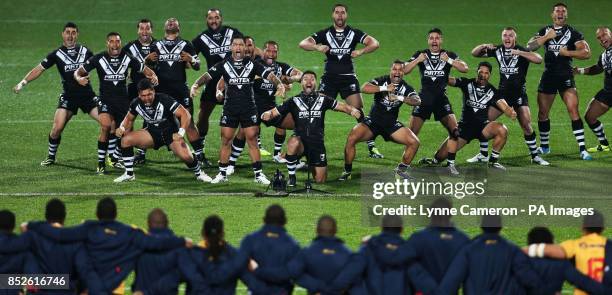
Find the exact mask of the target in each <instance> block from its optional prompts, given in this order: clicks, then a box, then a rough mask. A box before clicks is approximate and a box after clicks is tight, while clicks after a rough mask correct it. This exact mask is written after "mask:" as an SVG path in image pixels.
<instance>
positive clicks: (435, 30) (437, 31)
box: [427, 28, 442, 36]
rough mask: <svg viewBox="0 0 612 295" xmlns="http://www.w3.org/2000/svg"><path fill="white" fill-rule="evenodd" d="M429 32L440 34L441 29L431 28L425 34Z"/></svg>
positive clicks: (429, 33)
mask: <svg viewBox="0 0 612 295" xmlns="http://www.w3.org/2000/svg"><path fill="white" fill-rule="evenodd" d="M431 33H437V34H438V35H440V36H442V30H440V28H432V29H431V30H429V32H427V36H429V35H431Z"/></svg>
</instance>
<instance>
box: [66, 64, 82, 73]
mask: <svg viewBox="0 0 612 295" xmlns="http://www.w3.org/2000/svg"><path fill="white" fill-rule="evenodd" d="M81 65H82V63H79V64H70V65H64V72H73V71H76V70H78V69H79V67H80V66H81Z"/></svg>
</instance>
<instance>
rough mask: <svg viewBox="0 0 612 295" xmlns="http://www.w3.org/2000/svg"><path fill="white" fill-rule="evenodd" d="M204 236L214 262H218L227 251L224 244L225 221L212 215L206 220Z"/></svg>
mask: <svg viewBox="0 0 612 295" xmlns="http://www.w3.org/2000/svg"><path fill="white" fill-rule="evenodd" d="M202 236H203V237H204V238H205V239H206V242H207V245H206V247H207V248H208V253H210V257H211V258H212V260H213V261H214V260H217V258H219V255H221V254H222V253H223V250H225V245H224V244H225V243H223V219H221V217H219V216H217V215H211V216H208V217H206V219H204V224H203V225H202Z"/></svg>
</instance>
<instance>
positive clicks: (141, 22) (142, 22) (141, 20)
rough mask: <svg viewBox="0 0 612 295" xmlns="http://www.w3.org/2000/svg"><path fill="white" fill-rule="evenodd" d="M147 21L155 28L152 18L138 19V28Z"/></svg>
mask: <svg viewBox="0 0 612 295" xmlns="http://www.w3.org/2000/svg"><path fill="white" fill-rule="evenodd" d="M146 23H148V24H150V25H151V29H153V22H152V21H151V20H150V19H148V18H143V19H140V20H139V21H138V23H137V24H136V28H139V27H140V24H146Z"/></svg>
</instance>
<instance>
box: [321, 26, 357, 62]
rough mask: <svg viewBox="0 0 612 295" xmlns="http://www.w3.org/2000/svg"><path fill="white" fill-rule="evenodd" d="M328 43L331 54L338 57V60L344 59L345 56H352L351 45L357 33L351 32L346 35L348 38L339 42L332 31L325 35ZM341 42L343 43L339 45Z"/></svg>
mask: <svg viewBox="0 0 612 295" xmlns="http://www.w3.org/2000/svg"><path fill="white" fill-rule="evenodd" d="M325 37H326V38H327V43H329V45H330V46H329V47H330V48H329V54H331V55H335V56H337V57H338V60H340V59H342V57H343V56H345V55H347V54H351V43H353V38H354V37H355V32H353V31H350V32H348V34H346V38H344V39H341V38H340V40H338V39H337V38H336V37H335V36H334V35H332V33H331V32H330V31H328V32H327V34H325ZM339 42H341V43H339Z"/></svg>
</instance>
